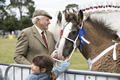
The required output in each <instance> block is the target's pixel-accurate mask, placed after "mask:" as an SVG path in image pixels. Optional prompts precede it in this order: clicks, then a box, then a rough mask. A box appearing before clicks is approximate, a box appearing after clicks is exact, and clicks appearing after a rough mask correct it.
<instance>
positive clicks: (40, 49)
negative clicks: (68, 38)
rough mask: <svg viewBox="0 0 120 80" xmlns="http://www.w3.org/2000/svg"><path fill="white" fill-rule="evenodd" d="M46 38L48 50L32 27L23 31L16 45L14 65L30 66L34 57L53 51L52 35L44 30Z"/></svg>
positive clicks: (53, 41)
mask: <svg viewBox="0 0 120 80" xmlns="http://www.w3.org/2000/svg"><path fill="white" fill-rule="evenodd" d="M46 36H47V43H48V48H47V47H46V45H45V43H44V41H43V39H42V37H41V36H40V34H39V32H38V31H37V29H36V28H35V26H34V25H33V26H32V27H29V28H26V29H23V30H22V31H21V32H20V34H19V36H18V41H17V45H16V50H15V55H14V60H15V61H16V63H18V64H28V65H30V64H31V63H32V59H33V57H34V56H35V55H37V54H44V53H47V54H51V53H52V52H53V51H54V50H55V40H54V37H53V35H52V33H50V32H49V31H48V30H46Z"/></svg>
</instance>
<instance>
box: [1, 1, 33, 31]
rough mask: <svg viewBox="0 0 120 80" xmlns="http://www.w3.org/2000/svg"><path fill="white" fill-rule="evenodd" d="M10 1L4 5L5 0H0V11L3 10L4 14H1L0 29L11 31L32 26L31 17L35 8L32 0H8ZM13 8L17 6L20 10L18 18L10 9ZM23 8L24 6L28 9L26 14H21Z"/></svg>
mask: <svg viewBox="0 0 120 80" xmlns="http://www.w3.org/2000/svg"><path fill="white" fill-rule="evenodd" d="M0 2H1V1H0ZM10 2H11V3H10V4H9V5H7V7H5V0H2V3H3V6H2V8H1V6H0V8H1V9H3V10H2V11H4V16H2V15H1V16H2V18H0V30H4V31H9V32H11V31H14V30H22V29H24V28H26V27H29V26H32V25H33V24H32V21H31V18H32V14H33V12H34V10H35V7H34V2H33V1H32V0H24V1H23V0H10ZM13 8H18V10H19V11H20V12H19V13H20V18H17V17H16V14H17V13H16V12H15V11H13V10H12V9H13ZM23 8H25V10H28V12H26V14H27V16H23V15H22V13H23V12H24V11H23V10H22V9H23ZM6 11H8V12H9V13H7V12H6ZM2 13H3V12H2ZM5 14H6V15H5Z"/></svg>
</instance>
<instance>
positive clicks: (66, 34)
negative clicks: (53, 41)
mask: <svg viewBox="0 0 120 80" xmlns="http://www.w3.org/2000/svg"><path fill="white" fill-rule="evenodd" d="M71 29H72V23H71V22H70V23H69V24H68V25H67V26H66V27H65V28H64V31H63V35H62V38H61V40H60V43H59V47H58V58H61V57H62V51H63V47H64V44H65V38H64V37H68V35H69V33H70V32H71Z"/></svg>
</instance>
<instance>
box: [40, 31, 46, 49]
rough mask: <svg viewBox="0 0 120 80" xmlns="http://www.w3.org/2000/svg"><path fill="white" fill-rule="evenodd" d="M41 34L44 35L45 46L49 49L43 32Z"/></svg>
mask: <svg viewBox="0 0 120 80" xmlns="http://www.w3.org/2000/svg"><path fill="white" fill-rule="evenodd" d="M41 34H42V38H43V41H44V42H45V45H46V47H47V48H48V45H47V41H46V38H45V35H44V32H42V33H41Z"/></svg>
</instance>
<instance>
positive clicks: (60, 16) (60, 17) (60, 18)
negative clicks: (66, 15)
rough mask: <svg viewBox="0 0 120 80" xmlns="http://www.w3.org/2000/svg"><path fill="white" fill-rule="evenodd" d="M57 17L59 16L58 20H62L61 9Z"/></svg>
mask: <svg viewBox="0 0 120 80" xmlns="http://www.w3.org/2000/svg"><path fill="white" fill-rule="evenodd" d="M57 18H58V21H59V22H61V21H62V13H61V12H60V11H59V13H58V16H57Z"/></svg>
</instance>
